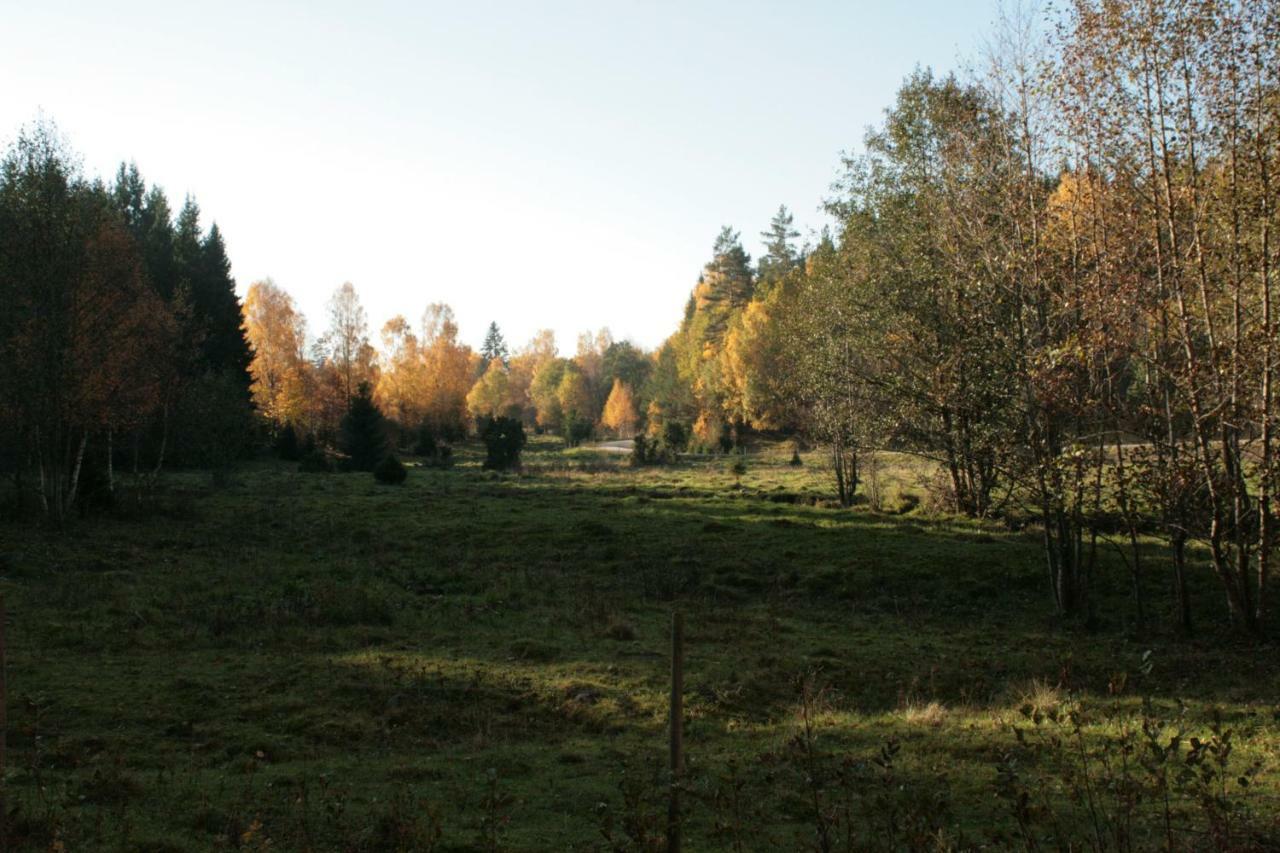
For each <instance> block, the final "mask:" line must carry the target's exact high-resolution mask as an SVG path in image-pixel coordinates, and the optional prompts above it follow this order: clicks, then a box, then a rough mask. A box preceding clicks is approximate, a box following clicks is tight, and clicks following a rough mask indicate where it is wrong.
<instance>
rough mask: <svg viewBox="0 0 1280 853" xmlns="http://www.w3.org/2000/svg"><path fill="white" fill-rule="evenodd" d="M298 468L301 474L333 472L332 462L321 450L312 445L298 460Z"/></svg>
mask: <svg viewBox="0 0 1280 853" xmlns="http://www.w3.org/2000/svg"><path fill="white" fill-rule="evenodd" d="M298 470H299V471H301V472H302V473H303V474H330V473H332V472H333V462H332V461H330V459H329V456H328V454H326V453H325V452H324V451H323V450H321V449H320V448H318V447H314V448H312V449H311V450H309V451H307V452H306V453H304V454H302V457H301V458H300V459H299V460H298Z"/></svg>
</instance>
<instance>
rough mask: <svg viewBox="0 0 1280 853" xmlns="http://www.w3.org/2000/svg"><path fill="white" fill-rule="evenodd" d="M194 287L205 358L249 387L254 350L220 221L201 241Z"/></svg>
mask: <svg viewBox="0 0 1280 853" xmlns="http://www.w3.org/2000/svg"><path fill="white" fill-rule="evenodd" d="M199 273H200V274H199V277H198V279H197V282H198V285H197V287H196V289H195V291H194V296H195V303H196V310H197V311H198V312H199V313H200V319H201V322H202V324H203V325H204V328H205V350H204V351H205V358H206V360H207V361H208V364H209V366H210V367H211V368H212V369H213V370H216V371H219V372H225V373H227V374H228V375H229V376H231V377H233V378H234V379H235V380H236V381H237V382H242V383H243V384H244V386H245V388H246V389H247V388H248V387H249V381H250V377H249V364H250V363H251V362H252V361H253V353H252V352H251V351H250V349H249V341H248V340H247V339H246V338H245V334H244V325H243V324H244V319H243V317H244V313H243V309H242V306H241V304H240V297H239V296H237V295H236V280H235V279H234V278H232V277H231V260H230V259H229V258H228V257H227V248H226V244H225V243H224V242H223V239H222V232H221V231H220V230H219V228H218V223H216V222H215V223H213V226H212V227H211V228H210V229H209V233H208V235H207V236H206V237H205V238H204V241H203V242H202V243H201V244H200V270H199Z"/></svg>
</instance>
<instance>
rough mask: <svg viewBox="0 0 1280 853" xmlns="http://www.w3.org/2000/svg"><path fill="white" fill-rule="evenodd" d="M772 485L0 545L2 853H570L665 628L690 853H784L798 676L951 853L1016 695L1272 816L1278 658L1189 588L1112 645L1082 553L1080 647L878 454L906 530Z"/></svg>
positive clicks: (560, 489) (575, 471) (831, 721)
mask: <svg viewBox="0 0 1280 853" xmlns="http://www.w3.org/2000/svg"><path fill="white" fill-rule="evenodd" d="M789 458H790V447H789V446H787V447H782V446H779V447H776V448H772V449H768V450H767V451H766V452H762V453H754V454H751V455H749V456H748V458H747V470H746V473H745V474H743V475H741V476H740V477H739V476H738V475H736V474H735V473H734V472H733V471H732V470H731V467H730V464H729V461H728V460H726V459H707V460H695V461H691V462H686V463H683V464H680V465H677V466H672V467H665V468H647V469H642V470H634V469H631V468H629V467H627V464H626V457H625V456H610V455H606V454H596V453H592V452H590V451H584V450H577V451H573V452H570V453H564V452H561V451H560V450H559V449H558V447H557V446H556V444H555V443H554V442H551V441H549V440H541V439H540V440H538V441H535V443H534V444H533V446H532V447H531V448H530V449H529V450H528V451H526V457H525V469H524V471H523V472H522V473H521V474H519V475H515V474H496V473H492V472H484V471H482V470H481V469H480V467H479V454H478V453H477V451H476V450H475V449H474V448H469V449H468V448H464V449H462V450H461V451H460V453H459V454H458V464H457V465H455V466H454V467H453V468H451V469H443V470H439V469H427V468H420V467H412V466H411V468H410V473H409V478H408V481H407V483H405V484H404V485H403V486H398V487H396V486H382V485H379V484H377V483H376V482H375V481H374V479H373V478H372V477H371V476H370V475H367V474H330V475H325V474H301V473H297V472H296V470H295V469H294V466H290V465H287V464H285V463H281V462H275V461H263V462H259V463H255V464H252V465H249V466H246V467H245V468H244V469H242V470H241V471H240V472H239V473H238V474H237V476H236V477H235V480H234V482H233V483H232V484H231V485H230V486H227V487H225V488H220V489H214V488H212V487H211V486H209V485H208V483H207V478H206V477H204V476H202V475H198V474H177V475H172V476H171V477H170V479H169V486H168V488H169V493H168V495H167V497H166V498H165V503H164V507H163V509H164V510H165V511H164V512H162V513H152V514H148V515H147V516H146V517H142V518H135V519H128V518H125V519H121V518H90V519H86V520H83V521H80V522H78V523H77V524H76V525H74V527H73V528H72V529H71V530H70V531H69V532H66V533H63V534H60V535H53V534H50V533H46V532H43V531H39V530H36V529H34V528H32V527H30V526H29V525H23V524H19V523H15V522H9V521H6V522H3V524H2V525H0V560H3V566H2V571H0V574H2V575H3V591H4V593H5V596H6V600H7V603H8V610H9V622H8V658H9V667H8V686H9V734H8V743H9V752H8V767H7V770H6V776H5V781H6V784H7V789H8V801H9V802H8V805H9V808H10V810H11V812H12V816H11V818H10V824H11V835H12V838H13V841H14V845H13V846H16V847H19V848H23V847H25V848H30V849H50V848H51V847H54V846H56V845H57V844H59V843H61V844H63V845H65V849H68V850H84V849H121V850H205V849H215V848H220V847H225V848H234V847H241V848H248V849H265V848H267V847H270V848H271V849H277V850H282V849H308V848H310V849H316V850H327V849H374V850H377V849H396V848H397V847H398V846H399V847H403V848H407V849H412V848H413V847H414V845H415V844H416V845H419V846H425V845H426V843H427V842H428V841H430V840H431V839H433V838H435V837H436V835H437V833H439V834H440V838H439V842H438V843H439V847H440V848H441V849H472V848H473V847H479V848H484V847H486V846H493V845H494V844H495V843H496V844H497V845H499V846H503V847H507V848H512V849H548V850H564V849H594V848H597V847H599V846H600V845H601V844H602V838H603V836H602V833H601V828H602V826H603V825H604V824H605V820H606V818H605V813H606V812H609V813H611V814H613V815H615V818H616V821H617V822H621V821H622V818H623V816H624V813H626V814H628V815H630V819H631V820H632V822H633V823H634V822H636V821H638V820H640V818H641V817H642V816H644V815H650V816H653V817H654V819H655V820H657V818H656V815H657V814H658V813H659V812H660V810H661V808H662V806H661V802H660V795H661V785H660V783H661V780H662V771H661V768H662V762H663V755H664V748H665V725H666V701H667V684H668V682H667V678H668V659H667V655H668V647H667V643H668V626H669V620H670V614H671V612H672V609H673V608H679V609H680V610H681V611H683V612H684V613H685V618H686V625H687V628H686V634H687V650H686V660H687V668H688V671H687V675H686V688H687V689H686V696H687V700H686V701H687V703H688V707H687V714H688V723H687V727H686V751H687V756H688V761H689V767H690V775H689V785H690V788H691V791H690V794H689V796H688V797H686V800H687V802H686V812H687V814H688V815H689V817H688V821H689V824H688V828H687V830H686V835H687V838H688V839H689V843H688V847H689V849H717V848H719V847H721V846H727V845H728V844H729V843H730V842H729V841H728V840H727V839H728V838H729V837H730V836H731V835H732V833H733V832H735V831H737V830H735V829H734V828H733V826H729V827H728V828H726V826H727V825H729V824H733V825H736V826H738V828H739V829H741V828H743V827H745V828H746V829H747V830H749V831H748V832H746V833H743V834H744V835H745V837H747V838H748V843H747V844H746V846H747V847H752V846H759V847H760V848H762V849H765V848H770V847H773V848H778V849H801V848H804V847H805V846H806V845H807V844H809V843H810V841H811V840H812V838H813V835H814V829H813V826H812V814H811V803H810V800H811V797H810V794H809V792H807V791H806V790H805V788H804V782H803V778H804V774H803V772H801V771H802V769H803V768H800V769H799V770H797V767H796V759H795V756H794V751H795V749H796V743H797V741H796V739H795V738H796V734H797V732H798V731H799V728H800V723H801V716H802V715H801V707H800V706H801V689H800V684H801V682H802V680H803V679H804V678H805V677H806V676H809V677H810V683H812V684H817V685H819V686H820V687H821V688H822V692H821V694H820V695H819V696H817V697H816V698H815V700H814V703H813V707H811V709H810V710H811V711H812V715H813V719H814V720H815V722H816V726H815V729H814V731H815V738H816V740H815V741H814V743H815V744H816V745H817V746H818V748H820V749H821V750H822V751H823V753H824V754H826V755H844V754H847V755H850V756H857V757H869V756H873V755H875V754H876V752H877V750H878V749H880V747H881V746H882V745H883V744H884V743H885V742H886V741H887V740H890V739H894V740H896V741H897V742H898V743H899V745H900V750H901V751H900V752H899V753H898V755H897V757H896V759H895V768H894V772H895V774H896V776H895V778H896V779H898V780H899V782H900V785H901V789H902V790H908V789H910V790H913V791H921V792H925V793H923V794H921V797H922V798H924V799H928V798H929V797H934V796H935V795H937V796H939V797H943V796H945V802H946V805H945V806H941V805H940V806H938V808H940V809H942V808H945V810H946V811H947V813H948V815H949V816H948V818H947V820H948V822H949V823H950V824H951V825H952V826H954V827H955V831H956V832H957V833H958V832H964V833H966V834H969V835H970V836H972V837H981V836H982V834H983V833H988V832H991V831H992V828H993V827H996V826H998V825H1000V824H1001V823H1002V822H1005V823H1007V822H1008V821H1009V820H1010V814H1011V812H1010V809H1009V807H1008V806H1007V805H1006V804H1005V803H1004V802H1003V801H1001V800H1000V799H999V798H998V797H996V795H995V789H996V782H997V768H998V766H999V765H1000V762H1001V760H1002V757H1003V756H1007V755H1008V754H1009V753H1010V751H1011V750H1013V749H1014V748H1015V738H1014V737H1013V734H1012V732H1011V730H1010V725H1011V724H1013V723H1015V722H1017V721H1020V720H1021V719H1022V717H1021V714H1020V713H1019V710H1018V709H1019V708H1020V707H1022V706H1025V705H1027V704H1028V702H1029V698H1030V700H1033V701H1032V703H1033V704H1035V703H1040V702H1042V701H1049V702H1057V703H1066V702H1072V703H1077V704H1080V705H1082V706H1084V707H1088V708H1090V709H1092V710H1093V712H1094V716H1093V719H1094V722H1093V723H1091V724H1090V725H1089V727H1088V731H1089V732H1090V733H1091V734H1094V735H1098V736H1102V735H1105V734H1107V733H1113V732H1116V731H1119V730H1120V729H1121V728H1123V727H1124V726H1126V725H1130V724H1131V723H1132V720H1133V719H1134V714H1135V713H1136V708H1137V705H1138V701H1139V700H1138V697H1139V696H1146V697H1149V698H1150V699H1151V700H1152V701H1153V702H1155V703H1156V706H1157V707H1158V708H1162V709H1165V710H1166V711H1168V713H1170V714H1173V713H1175V709H1176V708H1177V707H1178V703H1184V706H1185V707H1184V708H1183V710H1181V711H1179V712H1177V713H1181V714H1182V715H1183V719H1184V723H1185V725H1186V726H1187V727H1188V729H1189V730H1195V731H1198V730H1202V729H1204V728H1206V727H1207V726H1208V724H1209V720H1210V718H1211V716H1212V715H1213V714H1214V713H1215V712H1218V713H1220V714H1221V715H1222V716H1223V718H1224V719H1225V720H1226V721H1227V723H1228V725H1229V726H1230V727H1231V728H1232V729H1234V731H1235V739H1236V756H1234V757H1233V762H1237V763H1239V764H1240V765H1241V766H1243V765H1245V764H1248V763H1250V762H1251V761H1255V760H1257V761H1260V762H1262V766H1263V767H1262V773H1261V774H1260V776H1259V777H1258V780H1257V782H1256V784H1255V785H1254V786H1253V787H1252V789H1251V793H1250V794H1249V797H1250V808H1251V809H1252V810H1253V811H1254V812H1255V813H1258V814H1263V815H1265V814H1267V813H1268V812H1271V813H1274V812H1275V811H1280V808H1277V803H1278V802H1280V799H1278V796H1280V786H1278V784H1277V771H1278V769H1280V768H1277V763H1278V759H1277V750H1278V749H1280V719H1278V716H1280V680H1278V678H1280V656H1277V654H1276V649H1275V647H1274V646H1258V645H1256V644H1250V643H1248V642H1245V641H1242V640H1240V639H1237V638H1235V637H1233V636H1231V635H1230V634H1228V633H1226V632H1225V631H1224V630H1222V628H1221V625H1222V622H1223V620H1224V605H1223V602H1222V600H1221V599H1222V596H1221V595H1220V594H1219V592H1218V589H1217V587H1216V585H1215V582H1214V580H1213V579H1212V577H1210V576H1209V575H1208V573H1207V569H1200V570H1198V572H1197V577H1196V583H1195V586H1194V590H1193V593H1194V595H1195V597H1196V601H1197V614H1198V617H1199V619H1200V624H1201V630H1200V633H1199V634H1198V635H1197V636H1196V637H1194V638H1192V639H1183V638H1179V637H1176V636H1174V635H1173V634H1172V633H1170V632H1169V631H1168V629H1167V628H1166V627H1165V626H1164V625H1163V624H1157V625H1154V626H1152V627H1151V628H1149V629H1148V630H1146V631H1143V632H1138V631H1137V630H1136V629H1135V627H1134V626H1133V625H1132V624H1130V620H1129V614H1130V612H1131V608H1130V606H1129V604H1128V602H1127V599H1126V598H1125V595H1126V590H1127V576H1126V574H1125V572H1124V570H1123V567H1122V564H1121V563H1120V562H1119V560H1118V559H1117V558H1113V557H1112V556H1111V555H1110V554H1107V555H1105V556H1104V560H1103V563H1102V565H1101V568H1100V571H1099V577H1098V578H1097V581H1096V588H1095V591H1096V596H1097V611H1098V614H1099V623H1098V625H1097V626H1096V627H1095V628H1094V629H1092V630H1090V631H1085V630H1083V629H1082V628H1079V627H1078V626H1071V625H1062V624H1059V623H1058V622H1057V621H1056V620H1055V619H1054V618H1053V616H1052V613H1051V606H1050V600H1049V594H1048V589H1047V583H1046V578H1045V572H1044V568H1043V563H1042V559H1041V554H1040V551H1039V545H1038V542H1037V540H1036V537H1035V535H1034V533H1032V532H1030V531H1023V532H1019V531H1010V530H1008V529H1007V528H1006V527H1004V526H1001V525H998V524H995V523H980V522H973V521H968V520H958V519H955V518H949V517H945V516H932V515H927V514H925V513H926V511H925V509H924V508H920V509H912V507H913V506H914V504H913V503H912V501H911V500H903V499H902V496H904V495H907V494H911V493H919V495H920V496H923V492H922V491H921V484H922V483H924V482H925V481H926V480H927V479H928V478H927V475H928V473H929V472H928V471H927V470H926V469H924V468H922V466H920V465H919V464H916V463H912V462H909V461H906V460H899V459H891V460H888V461H887V463H886V465H885V466H884V472H883V473H882V476H884V477H886V478H887V479H886V486H885V488H886V489H887V490H889V493H890V495H891V498H890V499H887V500H886V501H885V502H884V503H885V505H886V506H891V507H893V508H895V509H896V510H907V511H905V512H901V513H899V512H894V513H888V512H885V513H881V512H875V511H873V510H871V509H869V508H867V507H857V508H854V509H851V510H849V509H840V508H837V507H834V506H832V505H830V503H829V501H828V500H827V499H828V497H829V494H830V485H829V483H828V481H827V478H826V475H825V474H824V473H823V472H822V471H821V464H820V458H819V457H818V455H817V454H806V456H805V465H803V466H802V467H798V468H797V467H792V466H790V465H789V464H788V460H789ZM926 504H927V501H926ZM1147 562H1148V569H1147V571H1148V572H1149V576H1148V579H1147V580H1148V584H1147V586H1148V590H1149V591H1150V593H1151V596H1152V605H1153V606H1152V611H1153V613H1155V614H1157V616H1158V617H1160V618H1163V617H1164V614H1165V613H1166V612H1167V611H1168V609H1169V600H1168V597H1167V596H1166V595H1165V591H1166V589H1167V587H1168V585H1169V584H1168V580H1169V578H1168V577H1167V575H1168V572H1169V565H1168V563H1167V562H1165V561H1164V558H1163V555H1162V554H1160V552H1159V551H1158V550H1154V549H1153V551H1152V552H1151V554H1150V555H1149V556H1148V561H1147ZM1164 622H1165V623H1167V622H1168V620H1167V619H1164ZM1148 650H1150V651H1151V652H1152V654H1151V656H1150V659H1149V662H1150V668H1149V673H1147V674H1145V675H1144V674H1143V672H1142V671H1143V669H1144V663H1143V654H1144V653H1145V652H1147V651H1148ZM1045 695H1047V696H1049V699H1048V700H1043V697H1044V696H1045ZM1028 769H1029V770H1038V769H1039V770H1045V771H1046V772H1048V768H1028ZM731 775H733V776H738V777H740V779H741V780H742V781H740V783H739V784H740V785H741V790H742V792H743V795H744V798H745V799H746V800H747V801H749V803H750V807H749V808H748V807H743V808H739V809H737V810H736V811H735V810H734V809H731V808H729V807H727V806H725V802H726V799H725V797H724V796H723V795H724V793H725V792H726V791H730V790H731V789H732V785H731V784H730V783H729V782H728V780H729V779H730V776H731ZM626 780H633V781H634V783H635V784H634V785H633V787H632V788H631V789H630V790H633V791H635V790H639V791H641V793H640V794H636V795H633V796H632V797H631V798H630V805H628V804H627V802H626V801H627V799H628V798H627V797H626V796H624V793H623V792H624V790H627V789H628V784H631V783H628V782H627V781H626ZM717 792H718V793H719V794H721V795H722V796H720V797H719V799H717V797H716V794H717ZM939 792H944V793H939ZM826 795H827V794H824V796H826ZM1063 796H1064V797H1065V796H1066V794H1065V793H1064V794H1063ZM939 802H941V800H939ZM726 815H729V816H728V817H726ZM868 825H870V824H868ZM717 833H718V834H717Z"/></svg>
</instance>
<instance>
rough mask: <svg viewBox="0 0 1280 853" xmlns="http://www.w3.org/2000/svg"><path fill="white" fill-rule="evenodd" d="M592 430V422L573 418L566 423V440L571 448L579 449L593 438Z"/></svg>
mask: <svg viewBox="0 0 1280 853" xmlns="http://www.w3.org/2000/svg"><path fill="white" fill-rule="evenodd" d="M592 430H593V427H592V425H591V421H589V420H585V419H583V418H571V419H569V420H567V421H565V425H564V440H565V442H566V443H567V444H568V445H569V446H570V447H577V446H578V445H579V444H582V442H584V441H586V440H587V439H589V438H591V433H592Z"/></svg>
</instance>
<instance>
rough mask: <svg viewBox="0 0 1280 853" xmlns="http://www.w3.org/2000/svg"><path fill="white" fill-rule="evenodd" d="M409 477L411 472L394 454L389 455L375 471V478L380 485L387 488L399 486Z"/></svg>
mask: <svg viewBox="0 0 1280 853" xmlns="http://www.w3.org/2000/svg"><path fill="white" fill-rule="evenodd" d="M408 476H409V471H408V470H407V469H406V468H405V467H404V465H402V464H400V460H399V459H397V458H396V457H395V455H394V454H387V455H386V456H384V457H383V458H382V461H381V462H379V463H378V467H376V468H374V469H373V477H374V479H375V480H377V481H378V482H379V483H382V484H383V485H386V486H398V485H400V484H401V483H403V482H404V481H405V478H406V477H408Z"/></svg>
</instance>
